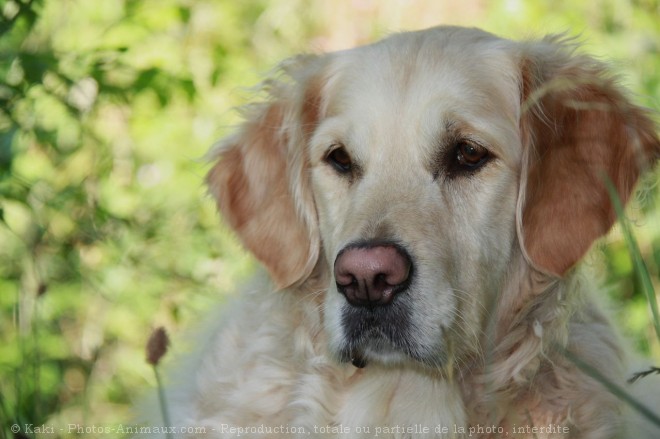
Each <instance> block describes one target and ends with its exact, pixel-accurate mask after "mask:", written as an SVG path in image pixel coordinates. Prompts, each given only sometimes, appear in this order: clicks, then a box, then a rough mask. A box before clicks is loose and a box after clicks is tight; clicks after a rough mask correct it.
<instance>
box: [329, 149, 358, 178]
mask: <svg viewBox="0 0 660 439" xmlns="http://www.w3.org/2000/svg"><path fill="white" fill-rule="evenodd" d="M325 161H326V162H328V163H329V164H330V165H332V167H333V168H335V170H336V171H337V172H339V173H341V174H347V173H349V172H351V170H352V169H353V162H352V161H351V156H349V155H348V152H347V151H346V149H345V148H344V147H343V146H339V147H338V148H335V149H333V150H332V151H330V152H329V153H328V155H327V156H326V158H325Z"/></svg>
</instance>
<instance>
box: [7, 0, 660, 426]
mask: <svg viewBox="0 0 660 439" xmlns="http://www.w3.org/2000/svg"><path fill="white" fill-rule="evenodd" d="M330 3H332V6H328V4H330ZM439 3H444V2H434V1H432V0H428V1H421V0H420V1H414V0H411V1H408V2H394V1H393V2H378V1H375V0H372V1H369V0H361V1H357V0H353V1H351V0H342V1H338V2H336V3H335V2H323V1H322V0H316V1H304V0H289V1H279V2H278V1H266V0H249V1H236V2H231V1H220V2H218V1H212V0H144V1H138V0H112V1H109V0H108V1H106V0H5V1H4V2H2V1H0V19H1V21H0V438H4V437H7V438H9V437H14V436H13V435H12V433H11V432H10V426H11V425H12V424H14V423H19V424H25V423H30V424H34V425H41V424H44V423H52V424H59V425H66V424H69V423H78V424H81V425H92V424H95V425H103V424H110V423H119V422H130V414H131V412H130V407H131V402H132V398H134V397H135V396H136V395H139V393H140V389H145V388H147V387H148V386H149V385H153V382H154V377H153V373H152V370H151V369H150V368H149V366H148V365H147V364H146V362H145V361H144V351H143V346H144V343H145V342H146V340H147V338H148V336H149V333H150V332H151V329H152V328H154V327H155V326H159V325H164V326H165V327H167V328H169V330H170V332H172V333H174V344H175V345H176V344H177V343H176V341H177V334H178V333H179V329H180V328H181V327H184V326H189V325H190V324H191V323H192V322H193V321H194V320H195V319H197V318H199V316H200V315H202V314H203V311H204V310H207V309H208V308H211V307H213V306H215V304H216V303H218V302H222V300H223V297H225V294H226V293H228V292H230V291H231V290H232V289H234V287H235V286H236V284H237V283H238V282H240V281H241V280H242V279H244V278H245V277H246V276H247V275H248V274H249V273H251V272H252V270H253V269H254V263H253V261H252V260H251V259H250V258H249V257H248V256H247V255H246V254H245V253H244V252H243V251H242V250H241V249H240V247H239V246H238V245H237V243H236V241H235V239H234V238H233V237H232V236H231V235H230V233H229V232H228V231H227V230H226V229H224V228H223V227H221V225H220V221H219V219H218V216H217V214H216V213H215V210H214V206H213V202H212V201H211V200H210V199H209V198H208V197H207V196H206V195H205V190H204V187H203V178H204V173H205V170H206V164H205V162H204V160H203V159H202V157H203V155H204V153H205V152H206V150H207V149H208V147H209V146H210V145H212V144H213V142H214V141H216V140H217V139H218V138H220V137H221V136H222V135H223V134H225V133H226V127H228V126H230V125H231V124H232V123H234V122H236V116H235V114H234V113H233V112H232V111H231V108H232V107H233V106H235V105H238V104H241V103H245V102H246V101H247V97H246V96H247V95H248V93H246V92H242V91H241V90H240V87H248V86H251V85H254V84H256V83H257V82H258V81H259V79H260V78H261V77H262V76H263V75H262V74H263V72H265V71H267V69H268V68H269V67H271V66H273V65H275V64H276V63H277V62H278V61H279V60H280V59H282V58H284V57H286V56H289V55H292V54H295V53H297V52H300V51H309V50H315V49H328V48H330V49H338V48H344V47H348V46H349V45H353V44H355V43H363V42H366V41H369V40H372V39H374V38H376V37H379V36H382V35H383V34H384V33H385V31H387V30H392V29H398V28H419V27H421V26H427V25H429V24H434V23H438V24H439V23H443V22H444V23H447V22H449V23H451V22H456V23H461V24H468V25H473V26H479V27H484V28H486V29H487V30H490V31H493V32H495V33H499V34H502V35H504V36H508V37H512V38H521V37H526V36H530V35H531V36H538V35H542V34H545V33H547V32H558V31H568V32H570V33H572V34H574V33H580V32H581V33H582V35H583V37H582V39H583V40H584V41H585V42H586V46H585V50H587V51H589V52H591V53H595V54H597V55H599V56H601V57H603V58H606V59H611V60H613V62H614V63H615V65H616V67H617V70H618V71H620V72H621V73H622V74H623V81H624V83H625V84H627V85H628V86H629V87H630V88H631V89H632V90H634V91H635V92H636V93H637V94H638V96H639V102H641V103H643V104H645V105H647V106H649V107H651V108H654V109H656V110H657V109H658V108H660V56H659V54H660V31H659V29H660V2H659V1H658V0H634V1H626V0H596V1H583V2H576V1H574V0H573V1H568V0H560V1H549V0H548V1H538V2H523V1H522V0H502V1H494V2H490V3H489V6H488V7H485V6H483V4H482V2H478V1H476V0H474V1H473V0H470V1H466V2H456V4H455V5H454V6H447V5H446V4H445V5H444V6H438V4H439ZM449 3H450V2H448V3H447V4H449ZM466 11H467V12H466ZM433 14H435V15H437V17H433ZM429 17H431V18H433V23H428V20H429ZM648 180H649V186H651V189H648V190H646V191H644V192H643V194H644V195H645V197H644V198H645V199H644V200H643V202H642V201H640V202H637V203H634V206H633V209H631V210H630V211H631V215H633V216H634V217H635V218H636V219H637V223H638V225H639V226H638V227H637V228H636V229H635V233H636V235H637V236H638V240H639V243H640V249H641V253H642V256H643V257H644V259H645V260H646V261H647V265H648V266H649V269H650V272H651V276H652V278H653V279H654V282H655V289H656V291H658V281H657V279H658V275H659V274H658V267H659V266H660V209H657V206H658V202H659V201H660V200H659V195H658V190H657V189H656V188H653V187H652V186H653V183H654V182H655V183H656V184H657V181H658V176H657V175H654V176H650V177H649V178H648ZM594 253H595V255H592V256H590V258H589V259H588V261H587V263H592V265H594V266H595V267H596V268H597V269H599V270H600V271H602V272H603V273H605V275H606V276H605V277H606V282H607V284H608V285H610V287H611V290H612V297H613V300H614V303H615V304H616V305H617V306H618V307H619V309H620V310H621V313H620V315H621V316H622V318H621V325H622V327H623V328H624V330H625V332H626V333H627V334H629V335H631V336H633V337H634V340H635V342H636V343H637V344H638V347H639V348H641V349H642V350H644V351H645V352H647V353H654V354H655V355H656V358H658V357H660V349H659V348H658V343H657V340H656V341H654V338H653V336H652V329H651V325H650V324H649V317H648V304H647V303H646V302H645V299H644V296H643V294H641V292H640V288H639V285H637V283H636V282H637V281H636V280H635V276H634V273H633V265H632V263H631V259H630V257H629V255H628V253H627V250H626V247H625V243H624V242H623V240H622V239H621V234H620V233H619V232H618V231H617V230H615V231H614V232H613V233H611V234H610V235H609V236H608V238H607V239H606V240H605V241H604V242H603V243H602V244H601V245H600V246H599V247H598V249H596V251H595V252H594ZM603 256H604V257H603ZM24 436H27V437H32V436H35V435H31V434H27V435H23V436H19V435H17V436H16V437H24ZM36 436H38V435H36Z"/></svg>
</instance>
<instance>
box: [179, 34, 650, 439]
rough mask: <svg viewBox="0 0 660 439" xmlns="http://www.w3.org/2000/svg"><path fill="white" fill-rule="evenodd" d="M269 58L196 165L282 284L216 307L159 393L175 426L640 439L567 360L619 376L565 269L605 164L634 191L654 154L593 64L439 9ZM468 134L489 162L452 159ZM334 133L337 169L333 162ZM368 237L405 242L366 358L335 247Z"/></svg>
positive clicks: (645, 132) (615, 354) (598, 314)
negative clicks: (352, 334)
mask: <svg viewBox="0 0 660 439" xmlns="http://www.w3.org/2000/svg"><path fill="white" fill-rule="evenodd" d="M282 71H283V74H282V77H280V78H278V79H277V80H273V81H270V82H268V83H267V89H268V91H269V94H270V100H268V101H267V102H265V103H262V104H257V105H255V106H253V107H249V108H248V109H246V122H245V124H244V125H243V126H242V127H241V128H240V129H239V131H238V132H237V134H236V135H234V136H233V137H231V138H229V139H227V140H226V141H224V142H222V144H221V145H220V146H219V147H218V148H216V149H215V150H214V151H213V153H212V158H213V160H218V161H217V163H216V164H215V166H214V168H213V169H212V171H211V172H210V173H209V177H208V184H209V187H210V192H211V193H212V194H213V195H214V196H215V197H216V199H217V200H218V206H219V208H220V210H221V212H222V214H223V215H224V218H225V220H226V221H227V223H228V224H229V225H230V226H231V227H232V228H233V229H234V230H236V232H237V234H238V236H239V237H240V238H241V240H242V241H243V243H244V244H245V246H246V247H247V248H248V249H250V250H251V251H252V252H253V253H254V254H255V256H256V257H257V258H258V259H259V260H261V261H262V262H263V263H264V265H265V267H266V268H267V269H268V271H269V273H270V276H271V277H272V279H274V281H275V284H276V285H277V286H275V285H273V286H263V285H262V286H259V287H257V288H254V289H252V290H250V291H246V292H244V293H243V294H241V295H240V296H239V298H238V300H237V301H236V303H235V304H234V306H233V307H230V309H229V310H225V311H224V312H223V313H222V314H221V315H218V316H217V319H218V320H219V321H221V322H222V323H221V324H219V325H217V326H216V327H215V328H214V329H213V330H212V331H211V332H212V333H211V336H210V341H209V342H208V343H206V344H204V345H203V346H200V347H199V349H200V353H199V358H198V359H196V360H195V362H194V363H193V364H190V365H188V366H187V370H186V371H185V375H186V376H185V379H184V383H183V384H181V385H179V386H178V391H176V392H172V393H171V396H170V401H169V403H170V412H171V413H172V416H173V417H174V419H175V425H176V426H177V427H180V426H187V427H191V428H195V427H196V428H198V429H199V428H204V429H205V433H203V434H202V433H200V432H199V430H198V431H197V434H191V436H196V437H197V436H198V437H219V438H229V437H239V435H240V437H283V438H284V437H319V438H328V439H330V438H346V439H349V438H364V437H376V436H377V437H383V438H417V437H444V438H449V437H459V438H462V437H478V438H496V437H507V436H508V437H516V438H585V439H586V438H594V439H595V438H599V439H600V438H627V437H632V436H628V433H627V431H628V430H627V428H629V427H630V428H632V427H635V426H636V425H637V422H641V421H634V423H635V425H629V426H626V419H627V415H624V412H625V410H626V409H625V404H624V403H623V402H622V401H621V400H620V398H618V397H616V396H614V395H612V393H611V392H610V391H608V390H607V389H606V388H605V387H604V386H603V385H602V383H600V382H599V381H598V380H596V379H594V378H593V377H591V376H590V375H589V374H588V373H585V372H584V371H583V370H581V369H580V368H579V367H578V366H577V365H576V364H575V362H574V361H573V360H572V359H571V358H572V357H571V355H573V356H576V357H578V358H579V359H580V361H582V362H584V363H586V364H588V365H590V366H591V367H593V368H595V369H597V370H598V372H599V373H600V374H601V375H602V376H604V377H606V379H607V380H608V381H610V382H611V383H613V384H614V385H616V386H620V387H621V388H626V389H628V387H627V386H626V384H625V381H624V380H625V378H626V367H627V366H626V363H625V360H624V356H625V355H624V352H623V349H622V344H621V342H620V341H619V339H618V336H617V334H616V331H615V329H614V328H613V326H612V325H611V324H610V322H609V321H608V320H607V318H606V317H605V315H604V314H603V312H602V311H601V310H600V308H599V306H598V303H599V302H600V301H601V298H602V296H603V294H604V293H603V292H602V291H599V290H598V288H594V287H592V286H590V284H588V283H587V282H586V281H585V278H584V277H582V276H581V275H580V274H579V270H576V269H575V268H574V265H575V263H576V262H577V260H578V259H579V258H580V257H581V256H582V255H583V254H584V253H585V252H586V251H587V249H588V248H589V246H590V245H591V243H592V242H593V240H595V239H597V238H598V237H599V236H601V235H602V234H603V233H605V232H606V231H607V229H609V228H610V226H611V225H612V223H613V222H614V220H615V215H614V213H613V210H612V208H611V205H610V203H609V201H608V196H607V193H606V191H605V188H604V184H603V181H602V180H603V177H607V178H608V179H610V180H611V181H612V182H613V184H614V185H615V187H616V188H617V190H618V191H619V192H620V194H621V197H622V198H624V199H626V198H628V197H629V196H630V193H631V191H632V187H633V185H634V183H635V181H636V180H637V178H638V176H639V174H640V172H641V171H642V170H643V169H644V168H648V167H650V166H652V165H653V163H654V162H655V161H656V160H657V158H658V155H659V153H660V145H659V143H658V139H657V134H656V132H655V128H654V126H653V124H652V123H651V122H650V120H649V119H648V117H647V115H646V113H645V112H644V110H642V109H640V108H638V107H636V106H634V105H633V104H631V103H630V102H629V100H628V99H627V98H626V97H625V95H624V93H623V92H622V91H620V90H619V88H618V86H617V85H616V84H615V82H614V81H613V80H612V79H611V77H610V76H608V75H607V73H606V72H605V69H604V68H603V66H602V65H601V64H599V63H597V62H595V61H593V60H592V59H590V58H588V57H586V56H583V55H576V54H575V53H574V47H573V46H572V45H571V44H570V42H566V41H562V40H561V39H559V38H555V37H550V38H546V39H544V40H540V41H534V42H524V43H518V42H513V41H508V40H504V39H499V38H497V37H495V36H492V35H490V34H487V33H485V32H481V31H478V30H474V29H463V28H452V27H441V28H435V29H429V30H426V31H422V32H415V33H405V34H398V35H394V36H392V37H390V38H387V39H386V40H384V41H382V42H379V43H377V44H374V45H371V46H365V47H361V48H357V49H354V50H349V51H344V52H339V53H333V54H327V55H321V56H308V57H299V58H296V59H293V60H291V61H289V62H286V63H284V64H283V67H282ZM461 141H469V142H474V143H476V144H478V145H481V146H484V147H486V148H487V149H488V151H489V152H490V159H489V160H488V162H486V163H485V165H483V166H481V167H480V168H479V169H478V170H468V171H465V169H463V168H455V166H456V165H455V164H454V163H453V160H454V159H455V158H456V154H455V151H454V149H453V148H456V145H457V144H458V143H460V142H461ZM337 147H342V148H345V150H346V151H347V152H348V154H349V156H350V157H351V160H352V164H353V168H352V170H351V172H350V173H349V174H344V175H341V174H339V173H338V172H337V170H336V169H334V168H333V166H332V165H331V164H330V163H329V162H328V154H329V152H330V151H331V150H332V149H333V148H337ZM457 169H458V170H457ZM363 240H392V241H396V242H397V243H401V244H402V245H403V246H405V248H406V249H407V250H408V251H409V253H410V254H411V257H412V260H413V266H414V278H413V281H412V283H411V286H410V287H409V289H408V291H406V292H405V293H401V294H400V295H399V296H397V298H396V299H395V302H393V304H391V305H389V306H395V307H399V308H400V310H404V309H405V312H403V311H401V315H402V317H401V318H402V319H403V320H401V321H400V325H401V327H400V328H398V329H397V331H398V332H397V333H396V335H395V336H393V337H394V341H390V342H387V341H385V336H383V335H374V336H373V337H374V340H376V341H373V340H372V341H368V342H364V343H363V344H361V345H359V349H358V350H359V355H361V356H362V357H364V359H365V360H366V363H367V365H366V367H365V368H362V369H358V368H356V367H355V366H353V365H352V364H351V363H350V361H348V359H347V358H345V357H343V356H342V354H341V353H342V350H345V349H346V346H347V343H349V340H347V337H348V335H347V332H346V319H347V318H348V317H347V311H346V310H347V308H348V307H350V306H351V305H349V304H348V303H347V301H346V298H345V297H344V296H343V295H341V294H340V293H338V292H337V289H336V287H335V282H334V279H333V264H334V261H335V258H336V257H337V254H338V253H339V252H340V251H341V250H342V249H343V248H344V247H345V246H347V245H349V244H350V243H352V242H356V241H363ZM391 323H392V324H393V325H396V324H398V322H395V321H393V322H391ZM364 330H365V331H368V330H369V328H368V327H365V329H364ZM379 337H380V338H379ZM388 343H389V344H388ZM404 345H405V346H404ZM384 346H386V347H384ZM567 352H569V354H567ZM658 381H659V379H658V378H657V377H649V378H647V379H646V381H645V382H644V384H643V386H644V387H652V386H655V387H656V388H657V389H660V385H659V384H658ZM628 390H630V389H628ZM656 395H657V394H656ZM652 408H654V409H655V410H656V411H658V410H657V407H652ZM631 419H632V418H631ZM549 426H552V427H553V428H552V429H548V427H549ZM534 428H536V430H533V429H534ZM548 430H550V431H548ZM659 431H660V430H659V429H656V430H655V433H649V436H648V437H656V438H657V437H660V433H659ZM634 437H635V438H639V437H641V436H634Z"/></svg>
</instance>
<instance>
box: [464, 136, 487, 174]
mask: <svg viewBox="0 0 660 439" xmlns="http://www.w3.org/2000/svg"><path fill="white" fill-rule="evenodd" d="M489 158H490V153H489V152H488V150H487V149H486V148H484V147H483V146H481V145H477V144H474V143H470V142H459V143H458V144H457V145H456V161H457V162H458V164H459V166H460V167H461V168H463V169H464V170H476V169H477V168H479V167H481V166H482V165H483V164H485V163H486V162H487V161H488V159H489Z"/></svg>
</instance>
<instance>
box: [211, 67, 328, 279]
mask: <svg viewBox="0 0 660 439" xmlns="http://www.w3.org/2000/svg"><path fill="white" fill-rule="evenodd" d="M321 65H322V59H321V58H317V57H312V56H309V57H299V58H296V59H293V60H290V61H288V62H286V63H285V64H283V65H282V70H283V76H285V77H286V78H285V79H282V80H281V81H280V80H278V81H271V82H267V83H266V84H265V85H266V87H267V91H268V93H269V95H270V99H269V101H268V102H266V103H262V104H256V105H253V106H251V107H247V108H246V120H245V122H244V123H243V125H242V126H241V127H240V128H239V130H238V133H237V134H236V135H234V136H233V137H230V138H229V139H226V140H225V141H223V142H222V143H221V145H220V147H219V148H217V150H216V151H214V157H213V158H214V159H215V160H217V163H216V164H215V165H214V166H213V168H212V169H211V171H210V172H209V173H208V175H207V178H206V181H207V184H208V187H209V191H210V193H211V194H212V195H213V196H214V197H215V199H216V200H217V204H218V208H219V210H220V212H221V213H222V215H223V217H224V219H225V220H226V221H227V222H228V224H229V225H230V226H231V227H232V228H233V229H234V231H235V232H236V233H237V234H238V236H239V238H240V239H241V241H242V242H243V244H244V245H245V246H246V247H247V248H248V249H249V250H250V251H251V252H252V253H253V254H254V255H255V256H256V257H257V259H258V260H259V261H260V262H261V263H262V264H264V266H265V267H266V268H267V269H268V271H269V273H270V275H271V277H272V278H273V280H274V281H275V283H276V284H277V286H278V287H280V288H284V287H288V286H291V285H294V284H299V283H301V282H303V281H304V280H305V279H306V278H307V277H308V276H309V275H310V274H311V272H312V270H313V269H314V266H315V264H316V262H317V259H318V255H319V247H320V239H319V236H318V225H317V218H316V210H315V207H314V201H313V198H312V194H311V190H310V187H309V182H308V172H307V170H308V164H307V160H308V157H307V149H306V143H307V141H308V138H309V136H310V134H311V132H312V131H313V129H314V127H315V126H316V124H317V121H318V118H319V112H320V102H321V98H320V94H321V88H322V81H321V79H320V70H321Z"/></svg>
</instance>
